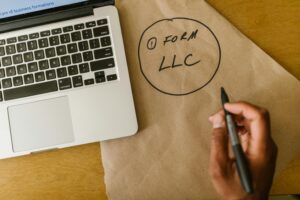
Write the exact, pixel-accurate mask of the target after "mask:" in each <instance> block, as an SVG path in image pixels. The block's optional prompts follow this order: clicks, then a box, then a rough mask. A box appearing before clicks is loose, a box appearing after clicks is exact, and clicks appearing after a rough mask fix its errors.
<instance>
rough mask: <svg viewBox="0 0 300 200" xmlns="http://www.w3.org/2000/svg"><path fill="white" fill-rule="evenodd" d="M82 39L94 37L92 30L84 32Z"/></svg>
mask: <svg viewBox="0 0 300 200" xmlns="http://www.w3.org/2000/svg"><path fill="white" fill-rule="evenodd" d="M82 37H83V39H90V38H92V37H93V33H92V30H91V29H87V30H83V31H82Z"/></svg>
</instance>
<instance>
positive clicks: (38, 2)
mask: <svg viewBox="0 0 300 200" xmlns="http://www.w3.org/2000/svg"><path fill="white" fill-rule="evenodd" d="M86 1H88V0H26V1H23V0H22V1H20V0H8V1H5V3H1V6H0V19H4V18H8V17H14V16H18V15H23V14H28V13H32V12H37V11H41V10H46V9H51V8H57V7H61V6H68V5H72V4H76V3H82V2H86Z"/></svg>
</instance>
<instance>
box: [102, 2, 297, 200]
mask: <svg viewBox="0 0 300 200" xmlns="http://www.w3.org/2000/svg"><path fill="white" fill-rule="evenodd" d="M116 5H117V8H118V10H119V14H120V20H121V26H122V30H123V36H124V43H125V48H126V54H127V59H128V66H129V71H130V77H131V82H132V88H133V94H134V100H135V105H136V110H137V117H138V123H139V131H138V133H137V134H136V135H135V136H132V137H128V138H123V139H118V140H112V141H105V142H101V149H102V150H101V152H102V158H103V164H104V170H105V183H106V190H107V194H108V197H109V199H112V200H119V199H120V200H122V199H126V200H127V199H137V200H140V199H143V200H146V199H149V200H150V199H155V200H159V199H172V200H176V199H216V197H217V195H216V193H215V191H214V189H213V187H212V184H211V182H210V177H209V174H208V164H209V153H210V140H211V125H210V124H209V122H208V119H207V118H208V116H210V115H211V114H212V113H214V112H216V111H217V110H219V109H220V108H221V103H220V87H221V86H223V87H225V89H226V91H227V92H228V94H229V96H230V98H231V100H232V101H236V100H246V101H249V102H252V103H254V104H257V105H259V106H262V107H265V108H267V109H268V110H269V111H270V114H271V122H272V125H271V126H272V127H271V128H272V134H273V137H274V140H275V142H276V143H277V145H278V147H279V154H278V162H277V172H278V171H280V170H281V169H283V167H284V166H286V164H287V163H288V162H289V161H290V160H291V159H292V158H294V156H295V155H297V154H298V153H299V152H300V146H299V145H298V142H299V141H300V134H299V130H300V123H297V122H299V120H300V116H299V114H298V113H299V102H300V83H299V81H298V80H297V79H296V78H294V77H293V76H292V75H290V74H289V73H288V72H286V71H285V70H284V69H283V68H282V67H281V66H280V65H279V64H278V63H277V62H276V61H274V60H273V59H272V58H271V57H270V56H268V55H267V54H266V53H264V52H263V51H262V50H261V49H260V48H258V47H257V46H256V45H255V44H254V43H253V42H251V41H250V40H249V39H248V38H246V37H245V36H244V35H243V34H242V33H240V32H239V31H238V30H237V29H236V28H235V27H233V26H232V25H231V24H230V23H229V22H228V21H227V20H226V19H224V18H223V17H222V16H221V15H220V14H219V13H218V12H217V11H215V10H214V9H213V8H212V7H210V6H209V5H208V4H207V3H206V2H205V1H203V0H198V1H192V0H181V1H171V0H166V1H160V0H153V1H139V0H119V1H117V2H116ZM120 123H121V122H120Z"/></svg>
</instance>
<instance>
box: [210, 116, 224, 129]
mask: <svg viewBox="0 0 300 200" xmlns="http://www.w3.org/2000/svg"><path fill="white" fill-rule="evenodd" d="M211 122H212V126H213V128H223V127H225V122H224V119H223V118H222V116H221V115H217V116H215V117H213V118H212V120H211Z"/></svg>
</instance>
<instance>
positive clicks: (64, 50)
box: [56, 45, 67, 56]
mask: <svg viewBox="0 0 300 200" xmlns="http://www.w3.org/2000/svg"><path fill="white" fill-rule="evenodd" d="M56 52H57V55H58V56H61V55H65V54H67V48H66V46H65V45H62V46H58V47H56Z"/></svg>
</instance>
